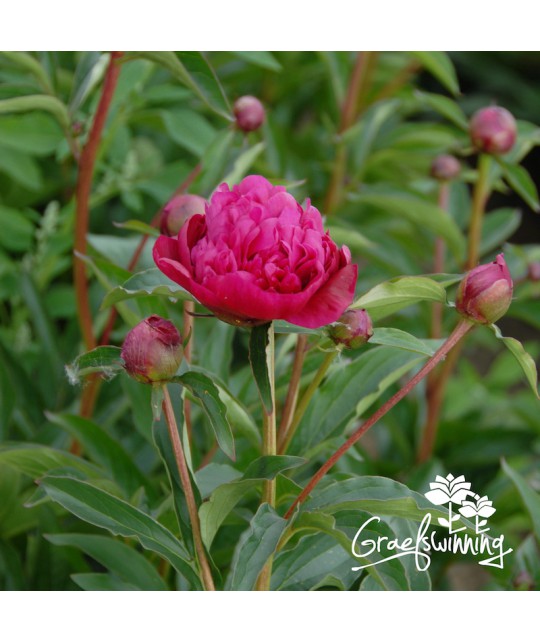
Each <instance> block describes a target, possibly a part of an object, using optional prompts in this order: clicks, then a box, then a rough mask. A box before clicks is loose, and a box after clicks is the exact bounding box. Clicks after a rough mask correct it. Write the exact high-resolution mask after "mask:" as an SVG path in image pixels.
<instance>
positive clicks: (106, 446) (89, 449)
mask: <svg viewBox="0 0 540 643" xmlns="http://www.w3.org/2000/svg"><path fill="white" fill-rule="evenodd" d="M46 417H47V419H48V420H49V421H50V422H53V424H56V425H57V426H59V427H61V428H62V429H64V430H65V431H67V432H68V433H69V434H70V435H71V436H73V437H74V438H75V439H76V440H77V441H78V442H80V443H81V444H82V446H83V448H84V452H85V454H87V455H88V457H89V458H90V459H91V460H93V461H94V462H96V463H97V464H99V465H100V466H101V467H103V468H104V469H105V470H106V471H108V472H109V473H110V475H111V476H112V478H113V480H115V482H116V483H117V484H118V486H119V487H120V488H121V489H123V490H124V492H125V493H126V495H127V496H128V497H130V496H132V495H133V494H134V493H135V492H136V491H137V490H138V489H140V488H141V487H143V488H145V489H146V491H147V492H148V491H149V492H150V493H151V489H150V486H149V482H148V480H147V479H146V478H145V476H144V475H143V474H142V472H141V471H140V470H139V469H138V468H137V466H136V465H135V463H134V462H133V459H132V457H131V456H130V455H129V454H128V453H127V452H126V450H125V449H124V447H123V446H122V445H121V444H120V443H119V442H117V441H116V440H115V439H113V438H112V437H111V436H110V435H108V434H107V433H106V432H105V431H104V430H103V429H102V428H101V427H100V426H98V425H97V424H96V423H95V422H92V420H88V419H86V418H83V417H78V416H77V415H70V414H68V413H63V414H55V413H46Z"/></svg>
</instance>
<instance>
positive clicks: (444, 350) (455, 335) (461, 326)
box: [285, 319, 474, 519]
mask: <svg viewBox="0 0 540 643" xmlns="http://www.w3.org/2000/svg"><path fill="white" fill-rule="evenodd" d="M473 326H474V324H473V323H472V322H470V321H468V320H465V319H463V320H461V321H460V322H459V323H458V325H457V326H456V327H455V329H454V331H453V332H452V334H451V335H450V337H448V339H447V340H446V341H445V342H444V344H443V345H442V346H441V347H440V348H439V350H438V351H437V352H436V353H435V354H434V355H433V356H432V357H430V359H429V360H428V361H427V362H426V363H425V364H424V366H423V367H422V368H421V369H420V370H419V371H418V373H417V374H416V375H415V376H414V377H413V378H412V379H411V380H409V382H407V384H405V386H404V387H403V388H402V389H400V390H399V391H398V392H397V393H396V394H395V395H393V396H392V397H391V398H390V399H389V400H388V401H387V402H386V403H385V404H383V405H382V406H381V407H380V409H378V410H377V411H375V413H374V414H373V415H372V416H371V417H370V418H369V419H368V420H366V421H365V422H364V423H363V424H362V425H360V426H359V427H358V429H357V430H356V431H355V432H354V433H353V434H352V435H351V437H350V438H349V439H348V440H347V441H346V442H344V444H342V445H341V447H340V448H339V449H338V450H337V451H336V452H335V453H334V454H333V455H332V456H331V457H330V458H328V460H327V461H326V462H325V463H324V464H323V465H322V467H321V468H320V469H319V470H318V471H317V473H316V474H315V475H314V476H313V477H312V478H311V480H310V481H309V482H308V484H307V485H306V486H305V487H304V489H303V490H302V492H301V493H300V494H299V495H298V497H297V498H296V500H295V501H294V502H293V503H292V505H291V506H290V507H289V510H288V511H287V513H286V514H285V518H287V519H288V518H290V517H291V515H292V513H293V511H294V509H295V507H296V506H297V505H299V504H300V503H302V502H304V500H305V499H306V498H307V497H308V496H309V494H310V493H311V492H312V491H313V489H314V487H315V486H316V485H317V484H318V483H319V482H320V481H321V480H322V478H323V477H324V476H325V474H326V473H327V472H328V471H330V469H331V468H332V467H333V466H334V465H335V464H336V462H337V461H338V460H339V459H340V458H341V456H342V455H344V454H345V453H346V452H347V451H348V450H349V449H350V448H351V447H352V446H353V444H355V443H356V442H358V440H359V439H360V438H361V437H362V436H363V435H364V434H365V433H366V431H368V430H369V429H370V428H371V427H372V426H373V425H374V424H375V423H376V422H378V421H379V420H380V419H381V418H382V417H383V416H384V415H386V413H388V411H390V409H392V408H393V407H394V406H395V405H396V404H397V403H398V402H399V401H401V400H402V399H403V398H404V397H405V396H406V395H407V394H408V393H409V392H410V391H411V390H412V389H413V388H414V387H415V386H416V385H417V384H418V382H420V381H421V380H422V379H423V378H424V377H425V376H426V375H427V374H428V373H430V372H431V371H432V370H433V369H434V368H435V366H437V364H438V363H439V362H440V361H441V360H442V359H444V358H445V357H446V355H447V354H448V352H449V351H450V350H451V349H452V348H453V347H454V346H455V345H456V344H457V343H458V342H459V340H460V339H461V338H462V337H463V336H464V335H465V334H466V333H468V332H469V330H471V328H472V327H473Z"/></svg>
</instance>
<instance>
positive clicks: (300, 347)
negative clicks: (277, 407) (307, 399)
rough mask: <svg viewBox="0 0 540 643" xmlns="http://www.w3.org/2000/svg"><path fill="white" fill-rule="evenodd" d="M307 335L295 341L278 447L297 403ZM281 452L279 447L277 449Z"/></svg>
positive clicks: (285, 434)
mask: <svg viewBox="0 0 540 643" xmlns="http://www.w3.org/2000/svg"><path fill="white" fill-rule="evenodd" d="M306 346H307V335H301V334H300V335H298V337H297V339H296V349H295V351H294V359H293V366H292V373H291V379H290V381H289V389H288V390H287V397H286V398H285V404H284V406H283V411H282V413H281V422H280V424H279V431H278V445H282V444H283V442H284V440H285V438H286V436H287V431H288V430H289V427H290V425H291V420H292V418H293V414H294V411H295V408H296V402H297V401H298V391H299V389H300V378H301V377H302V367H303V366H304V358H305V356H306ZM279 450H280V451H281V446H280V447H279Z"/></svg>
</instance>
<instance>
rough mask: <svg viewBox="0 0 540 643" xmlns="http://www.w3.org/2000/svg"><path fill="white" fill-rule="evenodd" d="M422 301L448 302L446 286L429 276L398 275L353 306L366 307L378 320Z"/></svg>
mask: <svg viewBox="0 0 540 643" xmlns="http://www.w3.org/2000/svg"><path fill="white" fill-rule="evenodd" d="M421 301H438V302H441V303H445V302H446V291H445V289H444V287H443V286H442V285H441V284H440V283H437V282H436V281H434V280H433V279H429V278H428V277H396V278H395V279H390V280H389V281H385V282H383V283H382V284H378V285H377V286H375V287H373V288H372V289H371V290H370V291H369V292H367V293H366V294H365V295H362V296H361V297H360V298H359V299H357V300H356V301H355V302H354V303H353V305H352V306H351V308H365V309H366V310H367V311H368V313H369V314H370V316H371V318H372V319H373V320H374V321H376V320H377V319H381V318H382V317H387V316H388V315H391V314H393V313H395V312H397V311H398V310H401V309H402V308H405V307H407V306H411V305H412V304H417V303H418V302H421Z"/></svg>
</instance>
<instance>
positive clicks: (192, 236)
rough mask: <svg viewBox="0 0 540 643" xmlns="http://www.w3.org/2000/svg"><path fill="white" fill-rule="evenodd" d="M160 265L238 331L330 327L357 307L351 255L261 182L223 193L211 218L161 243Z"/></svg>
mask: <svg viewBox="0 0 540 643" xmlns="http://www.w3.org/2000/svg"><path fill="white" fill-rule="evenodd" d="M154 261H155V262H156V265H157V266H158V268H159V269H160V270H161V271H162V272H163V273H165V274H166V275H167V277H169V278H170V279H172V280H173V281H176V282H177V283H179V284H180V285H181V286H182V287H183V288H185V289H186V290H188V291H189V292H190V293H191V294H193V295H194V296H195V297H196V298H197V299H198V300H199V301H200V302H201V304H203V305H204V306H206V307H207V308H209V309H210V310H211V311H212V312H214V313H215V315H216V316H217V317H219V318H220V319H223V320H224V321H227V322H229V323H232V324H236V325H257V324H261V323H264V322H267V321H270V320H272V319H284V320H286V321H288V322H291V323H293V324H298V325H299V326H304V327H306V328H317V327H319V326H325V325H326V324H331V323H332V322H335V321H336V320H337V319H339V317H340V316H341V315H342V313H343V312H344V311H345V310H346V308H347V307H348V306H349V304H350V303H351V302H352V299H353V296H354V287H355V284H356V277H357V266H356V265H353V264H351V254H350V252H349V249H348V248H347V247H346V246H343V247H342V248H341V249H339V248H338V247H337V246H336V244H335V243H334V242H333V241H332V239H331V238H330V236H329V234H328V233H325V232H324V229H323V224H322V218H321V215H320V213H319V211H318V210H317V209H315V208H314V207H312V206H311V204H310V203H309V201H308V202H307V205H306V208H305V209H303V208H302V207H301V206H300V205H299V204H298V203H297V202H296V201H295V199H294V198H293V197H292V196H291V195H290V194H288V193H287V192H286V190H285V188H283V187H279V186H273V185H272V184H271V183H269V182H268V181H267V180H266V179H265V178H263V177H262V176H248V177H246V178H245V179H244V180H243V181H242V182H241V183H240V184H239V185H235V186H234V187H233V188H232V189H229V187H228V186H227V185H226V184H223V185H220V187H219V188H218V189H217V190H216V192H215V193H214V194H213V196H212V199H211V201H210V203H209V204H208V205H207V207H206V214H205V215H202V214H196V215H194V216H192V217H191V218H190V219H189V220H188V221H187V222H186V223H185V224H184V226H183V227H182V229H181V230H180V232H179V234H178V237H177V238H174V239H171V238H169V237H165V236H161V237H159V238H158V239H157V241H156V243H155V245H154Z"/></svg>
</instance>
